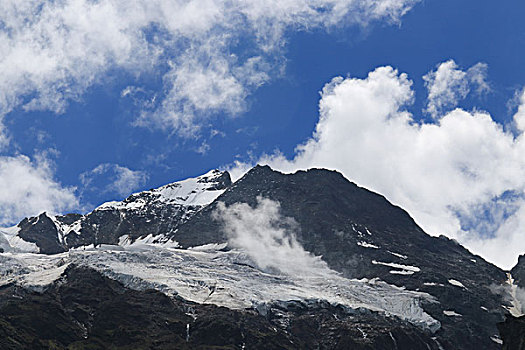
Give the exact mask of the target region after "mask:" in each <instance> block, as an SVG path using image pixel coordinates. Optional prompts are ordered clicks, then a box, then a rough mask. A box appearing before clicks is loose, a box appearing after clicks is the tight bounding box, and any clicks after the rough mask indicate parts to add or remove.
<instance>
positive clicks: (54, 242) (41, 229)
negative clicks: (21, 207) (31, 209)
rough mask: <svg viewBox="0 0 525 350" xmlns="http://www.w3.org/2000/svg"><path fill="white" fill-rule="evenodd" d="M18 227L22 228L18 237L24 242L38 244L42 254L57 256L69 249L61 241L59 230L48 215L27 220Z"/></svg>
mask: <svg viewBox="0 0 525 350" xmlns="http://www.w3.org/2000/svg"><path fill="white" fill-rule="evenodd" d="M18 227H19V228H20V232H19V233H18V236H19V237H20V238H22V239H23V240H24V241H27V242H31V243H36V244H37V245H38V247H39V248H40V252H41V253H44V254H56V253H62V252H64V251H66V249H67V246H66V245H65V244H64V242H61V241H59V235H58V229H57V227H56V226H55V223H54V222H53V221H52V220H51V219H50V218H49V217H48V216H47V214H46V213H42V214H40V215H39V216H37V217H32V218H29V219H27V218H26V219H24V220H22V222H20V223H19V224H18Z"/></svg>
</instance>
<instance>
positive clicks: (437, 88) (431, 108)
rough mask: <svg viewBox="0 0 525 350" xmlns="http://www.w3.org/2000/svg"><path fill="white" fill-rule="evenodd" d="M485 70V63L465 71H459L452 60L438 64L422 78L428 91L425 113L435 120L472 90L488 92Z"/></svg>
mask: <svg viewBox="0 0 525 350" xmlns="http://www.w3.org/2000/svg"><path fill="white" fill-rule="evenodd" d="M487 69H488V66H487V64H485V63H477V64H475V65H474V66H472V67H470V68H469V69H467V70H466V71H463V70H461V69H459V67H458V65H457V64H456V62H454V60H448V61H446V62H442V63H440V64H438V66H437V69H436V70H435V71H431V72H429V73H428V74H426V75H425V76H423V80H424V81H425V85H426V87H427V89H428V103H427V107H426V112H427V113H429V114H430V115H431V116H432V117H433V118H437V117H439V116H441V115H443V112H444V111H445V110H447V109H448V110H450V109H452V108H454V107H456V106H457V105H458V102H459V101H461V100H462V99H464V98H465V97H467V95H468V94H469V92H470V91H471V89H472V88H475V89H476V92H477V93H478V94H481V93H484V92H487V91H489V90H490V88H489V85H488V83H487Z"/></svg>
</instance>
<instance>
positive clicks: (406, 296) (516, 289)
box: [0, 166, 525, 350]
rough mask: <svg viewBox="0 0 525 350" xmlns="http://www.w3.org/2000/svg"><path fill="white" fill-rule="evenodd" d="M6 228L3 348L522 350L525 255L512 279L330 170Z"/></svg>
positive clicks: (262, 178)
mask: <svg viewBox="0 0 525 350" xmlns="http://www.w3.org/2000/svg"><path fill="white" fill-rule="evenodd" d="M0 232H1V234H0V250H1V251H2V253H1V254H0V260H1V264H0V276H1V277H0V294H1V295H2V298H1V299H0V334H1V335H2V336H1V337H0V347H1V348H2V349H40V348H41V349H48V348H53V349H87V348H89V349H107V348H113V349H213V348H216V349H219V348H220V349H436V350H440V349H501V348H503V349H521V348H523V347H524V344H525V340H524V339H525V326H524V321H523V318H522V317H521V316H522V315H523V310H522V305H525V304H522V302H521V300H524V301H525V299H524V298H522V290H523V288H525V258H520V262H519V263H518V265H517V266H516V267H515V268H514V269H513V270H512V271H503V270H501V269H499V268H498V267H496V266H494V265H492V264H490V263H488V262H486V261H485V260H484V259H483V258H481V257H480V256H477V255H474V254H472V253H470V252H469V251H468V250H467V249H465V248H464V247H463V246H461V245H460V244H458V243H457V242H455V241H454V240H451V239H448V238H446V237H443V236H441V237H432V236H429V235H428V234H426V233H425V232H424V231H423V230H422V229H421V228H420V227H419V226H418V225H417V224H416V222H414V220H413V219H412V218H411V217H410V215H409V214H408V213H407V212H406V211H404V210H403V209H402V208H399V207H397V206H395V205H392V204H391V203H389V202H388V201H387V200H386V199H385V198H384V197H383V196H381V195H379V194H376V193H373V192H371V191H369V190H366V189H364V188H361V187H359V186H357V185H356V184H354V183H352V182H350V181H349V180H348V179H346V178H345V177H343V176H342V175H341V174H340V173H338V172H335V171H329V170H325V169H310V170H307V171H298V172H296V173H294V174H283V173H280V172H277V171H274V170H272V169H271V168H269V167H268V166H256V167H255V168H253V169H251V170H250V171H248V172H247V173H246V174H245V175H244V176H243V177H242V178H240V179H239V180H237V181H235V182H232V180H231V178H230V175H229V174H228V172H224V171H219V170H213V171H210V172H209V173H207V174H205V175H202V176H199V177H197V178H192V179H187V180H184V181H180V182H175V183H172V184H168V185H165V186H162V187H160V188H157V189H151V190H148V191H143V192H140V193H136V194H133V195H131V196H129V197H128V198H126V199H124V200H123V201H121V202H109V203H104V204H102V205H101V206H99V207H98V208H96V209H95V210H93V211H92V212H91V213H87V214H67V215H50V214H47V213H42V214H40V215H39V216H36V217H31V218H26V219H24V220H22V221H21V222H20V223H19V224H18V225H16V226H13V227H9V228H4V229H0ZM524 295H525V294H524Z"/></svg>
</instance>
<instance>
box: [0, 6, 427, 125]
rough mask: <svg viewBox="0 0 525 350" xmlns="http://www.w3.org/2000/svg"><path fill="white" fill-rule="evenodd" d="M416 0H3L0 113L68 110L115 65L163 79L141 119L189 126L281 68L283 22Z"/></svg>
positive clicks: (305, 24) (368, 16) (382, 10)
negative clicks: (71, 102)
mask: <svg viewBox="0 0 525 350" xmlns="http://www.w3.org/2000/svg"><path fill="white" fill-rule="evenodd" d="M416 2H417V0H396V1H392V0H351V1H348V0H316V1H306V0H285V1H282V0H279V1H278V0H249V1H220V0H186V1H171V0H128V1H123V0H100V1H91V0H64V1H46V0H30V1H18V0H4V1H2V2H1V3H0V115H3V114H5V113H8V112H10V111H11V110H13V109H14V108H17V107H20V106H23V108H25V109H27V110H51V111H55V112H57V113H62V112H64V111H65V109H66V108H67V104H68V102H69V101H71V100H78V99H81V98H82V96H83V94H84V93H85V92H86V90H87V89H88V88H89V87H91V86H92V85H93V84H96V83H98V82H101V80H102V79H104V77H105V76H107V75H108V74H111V73H110V72H112V71H115V70H118V71H127V72H129V73H130V75H133V76H140V74H144V73H151V72H153V71H154V72H156V73H159V72H160V74H161V75H163V82H164V88H163V90H162V91H159V92H156V93H155V96H154V98H152V99H149V100H148V101H147V103H145V104H144V105H143V107H144V108H143V110H142V113H141V114H140V116H139V118H138V120H137V123H138V124H140V125H154V126H157V127H161V128H168V129H170V130H176V131H178V132H180V133H181V134H185V135H192V134H194V133H195V130H196V125H200V123H201V122H202V121H203V120H205V119H207V118H209V116H210V115H212V114H214V113H217V112H224V113H227V114H230V115H236V114H238V113H241V112H242V111H244V110H245V108H246V104H245V98H246V96H248V95H249V94H250V93H251V92H252V91H253V90H254V89H256V88H257V87H258V86H260V85H261V84H264V83H265V82H267V81H268V80H269V79H271V76H272V75H273V74H278V72H279V71H281V69H282V63H283V59H282V56H281V49H282V47H283V46H284V45H285V42H286V38H285V33H286V31H287V30H289V29H293V30H309V29H312V28H322V29H330V28H333V27H335V26H344V25H363V26H366V25H368V24H369V23H371V22H373V21H377V20H386V21H388V22H398V21H399V19H400V18H401V17H402V16H403V15H404V14H405V13H406V12H407V11H408V10H409V9H410V8H411V7H412V6H413V5H414V4H415V3H416ZM240 41H242V42H243V45H242V47H244V49H240V45H238V44H239V42H240ZM234 47H236V48H234ZM137 89H140V86H138V87H136V88H135V89H134V91H139V90H137ZM130 92H131V91H130ZM124 95H125V93H124Z"/></svg>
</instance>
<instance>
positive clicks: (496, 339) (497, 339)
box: [490, 335, 503, 345]
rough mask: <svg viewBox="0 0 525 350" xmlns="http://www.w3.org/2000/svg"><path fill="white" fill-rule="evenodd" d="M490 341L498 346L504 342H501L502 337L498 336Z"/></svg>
mask: <svg viewBox="0 0 525 350" xmlns="http://www.w3.org/2000/svg"><path fill="white" fill-rule="evenodd" d="M490 340H492V341H493V342H494V343H496V344H499V345H503V340H501V339H500V337H498V336H497V335H494V336H492V337H490Z"/></svg>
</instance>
